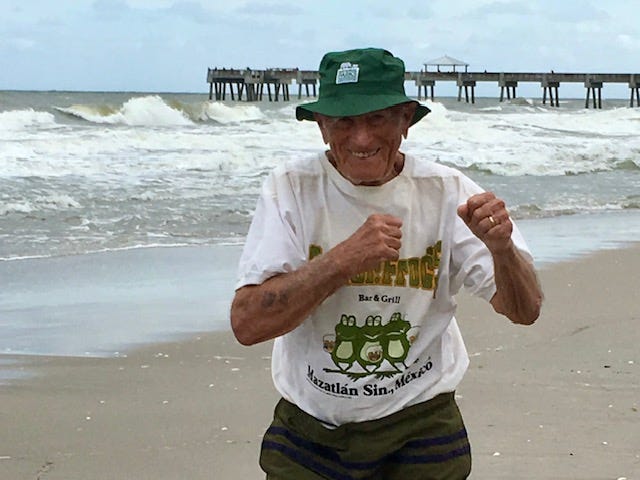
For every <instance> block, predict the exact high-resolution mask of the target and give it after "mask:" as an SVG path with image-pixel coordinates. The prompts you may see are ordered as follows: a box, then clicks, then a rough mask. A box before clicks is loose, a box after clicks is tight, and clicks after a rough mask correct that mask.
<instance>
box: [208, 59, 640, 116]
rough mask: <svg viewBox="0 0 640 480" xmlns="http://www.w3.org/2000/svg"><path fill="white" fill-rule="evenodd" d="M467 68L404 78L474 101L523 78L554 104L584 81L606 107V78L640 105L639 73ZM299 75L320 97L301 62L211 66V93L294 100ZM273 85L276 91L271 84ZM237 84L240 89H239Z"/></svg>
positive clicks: (589, 97)
mask: <svg viewBox="0 0 640 480" xmlns="http://www.w3.org/2000/svg"><path fill="white" fill-rule="evenodd" d="M466 70H467V69H466V68H465V71H464V72H456V71H455V69H454V70H453V71H446V72H443V71H435V72H430V71H427V69H426V68H425V71H419V72H406V73H405V81H408V82H414V84H415V86H416V87H417V90H418V99H422V98H423V96H424V98H427V97H429V98H431V100H434V98H435V87H436V85H437V83H438V82H456V85H457V87H458V101H462V98H463V93H464V99H465V101H466V102H467V103H469V102H471V103H475V88H476V86H477V85H478V83H480V82H489V83H494V84H496V85H497V87H499V91H500V101H501V102H502V101H504V99H505V96H506V98H507V99H508V100H510V99H511V98H516V89H517V87H518V86H519V85H520V84H522V83H527V82H529V83H538V84H539V85H540V87H541V88H542V103H543V104H546V103H547V99H548V100H549V104H550V105H551V106H552V107H559V106H560V98H559V91H560V85H561V84H563V83H581V84H583V85H584V87H585V89H586V94H585V105H584V106H585V108H589V105H590V104H591V106H592V107H593V108H602V87H603V85H605V84H607V83H618V84H627V85H628V86H629V106H630V107H633V106H634V104H635V106H638V107H640V73H555V72H553V71H551V72H545V73H526V72H521V73H506V72H487V71H484V72H468V71H466ZM294 81H295V84H296V85H297V86H298V98H299V99H300V98H301V97H302V90H303V88H304V90H305V94H306V96H307V97H309V96H313V97H315V96H316V94H317V90H316V88H317V87H316V86H317V84H318V82H319V75H318V72H317V71H313V70H299V69H297V68H271V69H266V70H253V69H250V68H246V69H244V70H237V69H228V68H221V69H220V68H209V69H208V71H207V83H208V84H209V99H210V100H213V99H214V98H215V100H226V95H227V90H229V95H230V96H231V99H232V100H236V99H237V100H239V101H241V100H243V99H244V100H246V101H249V102H251V101H261V100H262V99H263V98H264V95H265V92H264V90H265V87H266V90H267V92H266V95H267V96H268V99H269V101H276V102H277V101H279V99H280V97H282V100H284V101H287V100H290V88H289V87H290V86H291V85H292V84H293V82H294ZM272 87H273V94H272V92H271V89H272ZM234 90H235V92H234Z"/></svg>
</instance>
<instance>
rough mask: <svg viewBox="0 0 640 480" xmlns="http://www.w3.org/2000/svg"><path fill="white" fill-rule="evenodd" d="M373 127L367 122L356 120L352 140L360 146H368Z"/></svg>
mask: <svg viewBox="0 0 640 480" xmlns="http://www.w3.org/2000/svg"><path fill="white" fill-rule="evenodd" d="M371 138H372V135H371V128H370V127H369V125H367V123H366V122H356V123H355V124H354V125H353V130H352V132H351V140H352V141H353V142H354V143H355V144H356V145H359V146H363V147H366V146H368V145H369V143H370V142H371Z"/></svg>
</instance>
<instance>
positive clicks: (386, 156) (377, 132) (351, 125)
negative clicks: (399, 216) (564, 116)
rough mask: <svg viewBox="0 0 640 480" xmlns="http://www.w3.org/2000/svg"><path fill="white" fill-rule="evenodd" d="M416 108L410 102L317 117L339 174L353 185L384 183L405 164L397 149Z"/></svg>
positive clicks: (331, 158) (317, 115) (330, 157)
mask: <svg viewBox="0 0 640 480" xmlns="http://www.w3.org/2000/svg"><path fill="white" fill-rule="evenodd" d="M415 108H416V104H415V103H413V102H411V103H405V104H401V105H396V106H394V107H389V108H386V109H384V110H377V111H375V112H370V113H365V114H364V115H357V116H353V117H328V116H325V115H320V114H316V116H315V118H316V121H317V122H318V126H319V127H320V131H321V132H322V138H323V139H324V141H325V143H328V144H329V147H330V149H331V151H330V152H329V159H330V160H331V162H332V163H333V164H334V166H335V167H336V169H337V170H338V171H339V172H340V174H341V175H342V176H343V177H345V178H346V179H347V180H349V181H350V182H351V183H353V184H354V185H382V184H383V183H386V182H388V181H389V180H391V179H392V178H394V177H395V176H396V175H397V173H398V171H399V170H397V168H398V167H400V168H401V167H402V165H403V163H402V162H403V157H402V155H401V154H400V153H399V151H398V149H399V148H400V143H401V142H402V136H403V135H405V136H406V135H407V132H408V130H409V124H410V123H411V119H412V118H413V113H414V111H415Z"/></svg>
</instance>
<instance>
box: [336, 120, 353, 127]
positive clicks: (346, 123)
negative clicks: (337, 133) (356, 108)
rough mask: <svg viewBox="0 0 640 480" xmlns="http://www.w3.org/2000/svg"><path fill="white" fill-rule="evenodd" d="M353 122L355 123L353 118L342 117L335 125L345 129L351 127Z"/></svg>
mask: <svg viewBox="0 0 640 480" xmlns="http://www.w3.org/2000/svg"><path fill="white" fill-rule="evenodd" d="M352 123H353V120H351V119H350V118H341V119H340V120H338V121H337V122H336V123H335V126H336V127H338V128H341V129H344V128H349V127H350V126H351V124H352Z"/></svg>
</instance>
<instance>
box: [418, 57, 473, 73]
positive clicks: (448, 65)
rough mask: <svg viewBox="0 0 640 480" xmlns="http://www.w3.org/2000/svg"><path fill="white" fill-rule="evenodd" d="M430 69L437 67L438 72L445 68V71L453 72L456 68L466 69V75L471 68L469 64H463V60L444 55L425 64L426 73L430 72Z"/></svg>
mask: <svg viewBox="0 0 640 480" xmlns="http://www.w3.org/2000/svg"><path fill="white" fill-rule="evenodd" d="M429 67H436V71H437V72H440V71H442V69H443V68H444V69H445V70H450V71H451V72H454V73H455V71H456V67H464V71H465V73H466V72H467V69H468V68H469V64H468V63H466V62H463V61H462V60H457V59H455V58H453V57H450V56H449V55H444V56H442V57H438V58H434V59H433V60H429V61H428V62H425V63H424V71H425V72H428V71H429Z"/></svg>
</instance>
